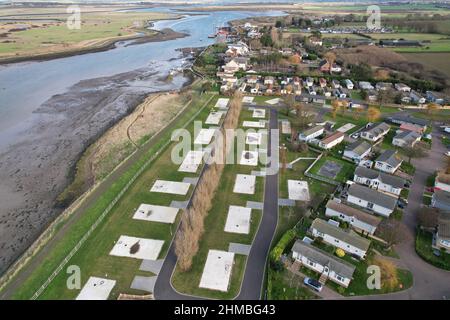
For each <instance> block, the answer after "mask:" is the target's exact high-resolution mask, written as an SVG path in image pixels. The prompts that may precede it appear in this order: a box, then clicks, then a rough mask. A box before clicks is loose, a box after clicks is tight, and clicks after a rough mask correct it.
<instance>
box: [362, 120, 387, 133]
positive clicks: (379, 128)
mask: <svg viewBox="0 0 450 320" xmlns="http://www.w3.org/2000/svg"><path fill="white" fill-rule="evenodd" d="M390 128H391V127H390V126H389V125H388V124H387V123H386V122H380V123H377V124H375V125H372V126H371V127H370V128H369V129H367V130H365V132H370V133H372V134H373V135H374V136H378V135H380V134H382V133H383V132H385V131H387V130H389V129H390Z"/></svg>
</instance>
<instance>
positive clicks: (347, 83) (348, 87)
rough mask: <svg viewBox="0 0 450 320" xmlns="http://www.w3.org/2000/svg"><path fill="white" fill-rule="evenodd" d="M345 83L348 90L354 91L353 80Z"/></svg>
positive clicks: (347, 80) (346, 80)
mask: <svg viewBox="0 0 450 320" xmlns="http://www.w3.org/2000/svg"><path fill="white" fill-rule="evenodd" d="M344 82H345V86H346V87H347V89H348V90H353V87H354V85H353V82H352V80H350V79H345V80H344Z"/></svg>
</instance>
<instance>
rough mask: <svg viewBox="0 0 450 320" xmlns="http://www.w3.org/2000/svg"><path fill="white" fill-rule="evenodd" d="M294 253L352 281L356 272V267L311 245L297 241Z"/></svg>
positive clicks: (293, 249)
mask: <svg viewBox="0 0 450 320" xmlns="http://www.w3.org/2000/svg"><path fill="white" fill-rule="evenodd" d="M292 251H293V252H298V253H300V254H301V255H302V256H305V257H307V258H308V259H309V260H311V261H314V262H317V263H319V264H320V265H322V266H328V268H330V270H332V271H334V272H336V273H337V274H339V275H341V276H344V277H346V278H348V279H351V278H352V276H353V273H354V272H355V266H354V265H352V264H350V263H348V262H346V261H344V260H341V259H339V258H337V257H334V256H333V255H331V254H329V253H327V252H325V251H323V250H321V249H319V248H315V247H313V246H312V245H311V244H309V243H306V242H303V241H302V240H297V241H295V243H294V246H293V247H292Z"/></svg>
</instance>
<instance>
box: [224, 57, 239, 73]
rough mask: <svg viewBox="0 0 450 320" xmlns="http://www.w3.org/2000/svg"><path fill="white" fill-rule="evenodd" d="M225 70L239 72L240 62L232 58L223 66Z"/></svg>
mask: <svg viewBox="0 0 450 320" xmlns="http://www.w3.org/2000/svg"><path fill="white" fill-rule="evenodd" d="M223 71H224V72H227V73H234V72H238V71H239V64H238V63H237V62H236V61H234V60H231V61H230V62H228V63H227V64H226V65H224V66H223Z"/></svg>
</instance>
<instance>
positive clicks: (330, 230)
mask: <svg viewBox="0 0 450 320" xmlns="http://www.w3.org/2000/svg"><path fill="white" fill-rule="evenodd" d="M311 228H312V229H316V230H317V231H319V232H321V233H323V234H328V235H330V236H332V237H334V238H336V239H339V240H341V241H344V242H345V243H348V244H350V245H352V246H354V247H356V248H358V249H361V250H363V251H367V250H368V249H369V246H370V240H367V239H366V238H363V237H361V236H359V235H358V234H357V233H356V232H354V231H353V230H350V231H348V232H347V231H345V230H344V229H342V228H339V227H336V226H334V225H331V224H329V223H328V222H326V221H325V220H322V219H319V218H317V219H315V220H314V221H313V223H312V225H311Z"/></svg>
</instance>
